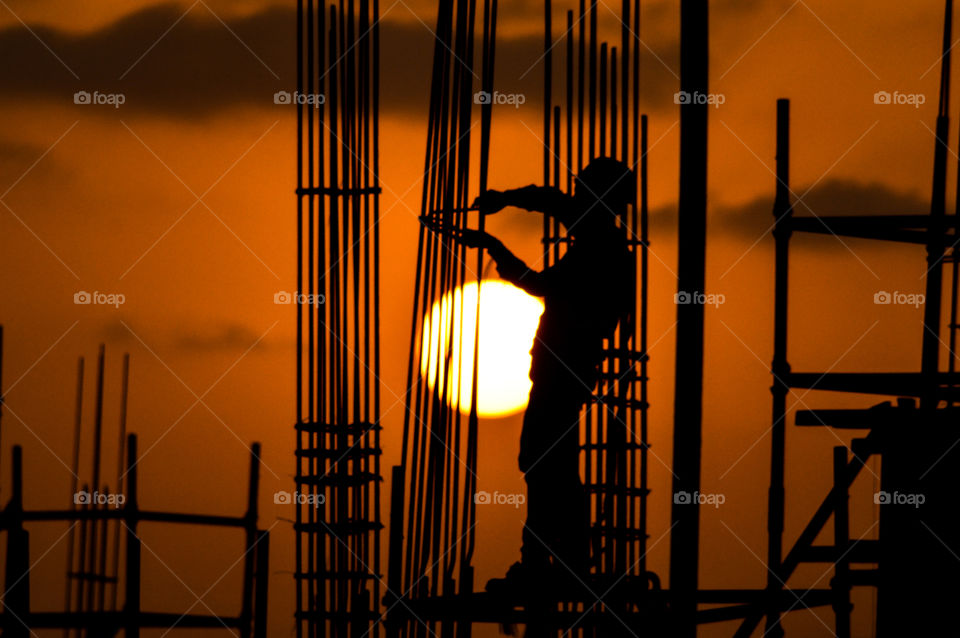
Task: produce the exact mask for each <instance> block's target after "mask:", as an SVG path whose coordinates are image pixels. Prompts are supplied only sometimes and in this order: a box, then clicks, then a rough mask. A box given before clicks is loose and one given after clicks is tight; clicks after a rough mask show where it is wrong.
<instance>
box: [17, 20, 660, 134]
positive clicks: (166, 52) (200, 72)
mask: <svg viewBox="0 0 960 638" xmlns="http://www.w3.org/2000/svg"><path fill="white" fill-rule="evenodd" d="M398 17H400V18H403V19H401V20H394V19H393V18H391V17H389V16H388V17H387V18H386V19H385V21H384V23H383V25H382V27H381V38H382V44H381V46H382V58H381V59H382V105H383V108H384V109H385V110H387V111H391V112H407V113H414V114H416V115H423V114H424V113H425V112H426V108H427V96H428V95H429V88H430V69H431V61H432V58H433V49H434V44H435V43H434V38H433V34H432V32H431V30H430V29H429V28H427V26H425V25H424V24H422V23H421V22H419V21H416V20H413V19H412V16H398ZM407 18H410V19H407ZM431 27H432V25H431ZM558 27H559V22H558ZM32 30H33V33H31V32H30V31H28V30H27V29H25V28H23V26H21V25H14V26H11V27H9V28H6V29H4V30H2V31H0V58H2V59H3V60H4V61H5V64H3V65H2V66H0V86H2V87H3V95H2V97H0V99H3V100H24V99H31V98H32V99H36V98H40V99H44V100H47V101H52V102H54V103H61V104H64V105H69V106H71V107H73V102H74V93H76V92H77V91H87V92H90V93H93V92H94V91H99V92H100V93H101V94H123V95H124V97H125V103H124V104H123V105H122V106H121V108H120V109H119V110H118V112H119V113H127V112H130V111H139V112H142V111H146V112H151V113H156V114H160V115H169V116H175V117H183V116H197V115H206V114H214V113H217V112H221V111H224V110H227V109H230V108H236V107H251V106H252V107H262V108H276V109H278V112H282V111H281V109H283V108H284V107H282V106H276V105H274V103H273V95H274V93H275V92H276V91H279V90H287V91H292V90H293V89H294V88H295V87H296V39H295V34H296V13H295V11H294V10H293V9H291V8H289V7H273V8H268V9H265V10H263V11H260V12H259V13H255V14H252V15H248V16H243V17H234V18H229V19H227V20H225V22H221V21H220V19H219V18H218V17H216V16H215V15H214V14H212V13H211V12H209V11H208V10H207V9H206V8H205V7H204V6H203V5H202V4H201V5H197V6H195V7H194V8H193V9H192V10H191V11H190V12H189V13H187V14H186V15H185V16H184V14H183V8H182V7H180V6H177V5H172V4H165V5H157V6H153V7H150V8H146V9H143V10H141V11H138V12H136V13H132V14H130V15H128V16H126V17H124V18H122V19H121V20H118V21H117V22H114V23H112V24H110V25H108V26H106V27H104V28H102V29H99V30H96V31H92V32H83V33H74V32H66V31H60V30H55V29H51V28H49V27H41V26H36V27H32ZM559 32H560V30H559V28H558V29H557V33H558V34H559ZM34 33H35V34H36V37H34ZM48 47H49V49H48ZM668 50H669V51H670V53H669V54H664V55H661V56H660V57H661V59H663V61H664V62H665V65H664V64H662V63H661V62H660V61H659V60H657V59H656V58H655V57H654V56H652V55H649V54H648V53H647V52H646V51H644V56H643V68H642V69H641V71H642V77H643V89H644V95H645V99H646V100H650V101H651V103H656V104H661V105H666V104H669V105H670V106H672V99H671V98H670V96H671V95H672V93H673V91H675V90H676V89H675V85H676V79H675V78H674V77H673V75H672V73H671V71H670V70H668V68H667V67H670V68H674V69H675V68H677V60H676V51H675V47H668ZM542 52H543V43H542V36H540V35H539V34H535V33H529V34H523V33H519V34H516V35H510V36H506V37H501V38H499V39H498V43H497V69H496V82H495V85H496V88H497V90H499V91H502V92H516V93H523V94H524V95H525V96H526V104H527V107H526V108H531V107H533V108H537V105H538V104H540V103H541V92H542V88H541V87H542V82H543V80H542V77H543V76H542V73H543V69H542ZM564 55H565V54H564V45H563V44H561V45H559V46H557V47H555V48H554V72H555V74H556V76H557V83H556V86H558V87H559V86H561V83H560V77H561V73H562V71H563V60H564V57H563V56H564ZM477 59H478V60H479V53H478V55H477ZM478 73H479V71H478ZM75 75H76V77H74V76H75ZM75 108H78V109H81V108H83V109H92V108H97V109H102V112H103V113H109V112H110V110H109V109H111V107H110V106H109V105H102V106H98V107H92V106H76V107H75Z"/></svg>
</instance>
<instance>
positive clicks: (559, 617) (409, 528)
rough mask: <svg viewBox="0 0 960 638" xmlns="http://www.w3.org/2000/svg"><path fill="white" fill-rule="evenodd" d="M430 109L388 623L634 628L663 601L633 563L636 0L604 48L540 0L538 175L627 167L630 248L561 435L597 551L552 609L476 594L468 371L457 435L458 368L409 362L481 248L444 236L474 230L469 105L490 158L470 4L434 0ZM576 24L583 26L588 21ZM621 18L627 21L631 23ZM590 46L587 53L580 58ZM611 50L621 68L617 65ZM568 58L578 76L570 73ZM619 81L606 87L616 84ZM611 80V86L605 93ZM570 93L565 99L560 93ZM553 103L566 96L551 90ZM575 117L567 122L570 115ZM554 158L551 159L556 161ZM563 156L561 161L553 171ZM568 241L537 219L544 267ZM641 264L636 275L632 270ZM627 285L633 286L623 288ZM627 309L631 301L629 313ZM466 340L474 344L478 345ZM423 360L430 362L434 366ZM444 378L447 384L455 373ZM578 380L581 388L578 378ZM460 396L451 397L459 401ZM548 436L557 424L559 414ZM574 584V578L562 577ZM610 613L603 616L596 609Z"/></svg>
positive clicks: (638, 363) (641, 350)
mask: <svg viewBox="0 0 960 638" xmlns="http://www.w3.org/2000/svg"><path fill="white" fill-rule="evenodd" d="M439 8H440V12H439V16H438V22H437V29H436V33H437V40H438V42H437V44H436V46H435V50H434V69H433V81H432V87H433V90H432V94H431V109H430V120H429V125H428V136H429V137H428V142H427V158H426V169H427V172H426V174H427V183H426V188H425V189H424V199H423V204H422V213H423V217H424V219H425V220H426V221H427V223H426V224H424V227H423V228H422V229H421V233H420V239H419V253H418V255H419V256H418V264H417V278H416V281H417V289H416V297H415V300H414V316H413V322H412V334H411V351H410V359H409V361H408V378H409V384H408V387H409V392H410V395H409V398H408V401H409V403H408V405H409V408H410V410H409V415H408V416H407V418H406V422H405V426H404V439H403V451H402V460H403V465H401V466H399V467H397V468H395V469H394V474H393V495H392V498H391V505H392V511H391V540H390V566H389V570H388V573H389V577H390V580H389V591H388V597H387V599H386V603H387V605H388V607H389V618H390V622H389V626H390V628H391V629H390V632H389V634H390V635H398V636H399V635H417V636H420V635H426V633H427V630H428V628H429V629H430V630H431V631H432V630H434V629H435V628H439V630H440V631H441V632H446V631H450V632H453V633H455V634H456V635H458V636H466V635H469V633H470V631H471V630H470V624H471V623H473V622H496V623H501V624H511V623H528V622H536V623H537V624H538V625H539V626H540V627H539V628H538V630H542V629H547V630H549V631H550V632H551V633H559V632H561V631H566V630H569V631H573V632H576V633H577V634H578V635H593V634H596V635H617V634H618V633H621V632H624V631H625V628H624V626H623V624H621V623H623V622H624V620H623V619H624V618H626V619H627V620H626V623H627V624H628V625H629V626H630V627H634V628H636V627H639V623H640V622H641V621H640V618H641V616H642V617H647V618H648V617H649V616H650V609H651V608H652V607H654V606H656V605H662V602H663V601H662V599H661V598H659V597H657V599H656V600H655V599H654V597H647V596H645V595H644V592H646V591H647V590H649V589H657V588H659V580H658V579H657V577H656V576H655V575H653V574H649V573H647V571H646V564H645V553H646V552H645V544H646V497H647V479H646V474H647V460H646V459H647V444H646V436H647V421H646V408H647V397H646V377H647V375H646V364H647V356H646V353H645V347H646V337H645V334H646V294H647V284H646V282H647V252H646V246H647V236H646V233H647V224H646V120H645V119H642V118H640V115H639V76H638V70H639V46H640V45H639V35H638V34H639V3H638V2H634V3H632V4H631V3H630V2H624V3H623V7H622V16H621V22H622V27H623V28H622V42H621V45H620V48H619V58H618V50H617V48H616V47H614V48H610V49H609V50H608V47H607V44H606V43H600V42H599V39H598V37H597V22H598V13H599V5H598V4H597V3H593V4H592V5H591V7H590V8H589V11H588V9H587V7H586V6H585V3H584V2H581V3H580V12H579V20H578V23H579V24H580V33H579V38H577V37H576V36H575V29H574V14H573V12H572V11H570V12H567V14H566V18H567V27H568V28H567V32H566V36H565V38H564V39H563V41H555V40H554V36H553V33H552V27H551V20H552V7H551V5H550V3H549V2H547V3H546V5H545V12H544V18H545V23H544V27H545V33H544V55H543V58H542V59H543V64H544V83H545V86H544V95H545V98H544V139H543V140H541V141H542V143H543V146H544V151H543V158H544V166H543V170H544V186H550V187H556V188H557V189H559V190H560V191H564V192H566V193H568V194H572V191H573V174H574V173H575V172H577V171H578V170H579V169H582V168H583V167H584V166H585V165H586V163H588V162H589V161H590V160H591V159H593V158H596V157H600V156H610V157H613V158H616V159H618V160H620V161H622V162H623V163H624V164H626V165H627V166H629V167H630V168H632V169H634V170H635V171H638V172H639V173H640V182H641V188H640V201H639V202H638V201H637V199H636V192H635V191H634V193H633V194H631V196H630V198H629V199H630V202H629V204H630V205H629V206H628V207H626V208H625V209H624V210H623V211H621V212H620V217H619V218H618V219H617V220H616V224H615V226H614V228H615V232H616V233H620V234H621V236H622V237H623V242H624V243H625V244H626V245H628V246H629V248H630V256H629V260H628V263H627V264H625V265H624V266H623V267H622V268H623V269H624V272H621V273H619V274H618V277H617V278H619V279H620V280H621V281H627V282H629V284H628V285H625V286H624V287H623V289H622V290H619V291H618V294H620V295H621V296H622V298H623V300H624V303H623V306H624V308H625V310H623V313H622V315H620V316H619V324H620V328H619V329H618V330H617V332H616V334H615V335H614V337H613V338H612V339H610V340H608V341H606V342H605V343H604V346H603V351H602V364H601V366H600V367H599V383H598V385H597V387H596V389H595V391H594V392H592V393H591V396H590V398H589V403H588V406H587V408H586V409H585V410H583V411H582V413H581V416H580V419H581V421H580V424H579V427H577V428H575V430H574V432H575V433H576V434H577V436H576V439H575V445H576V446H578V447H579V456H580V459H581V463H582V465H583V468H584V479H585V480H584V488H585V491H586V493H587V495H588V507H589V511H590V531H589V534H590V537H591V541H592V545H593V547H594V548H595V549H596V552H595V560H596V564H595V566H594V568H593V569H592V572H591V574H590V576H589V577H588V580H589V582H588V583H587V585H588V587H587V589H588V590H589V591H593V592H595V593H594V594H593V595H585V593H584V590H583V588H581V587H571V588H570V589H569V590H568V591H566V592H563V591H561V592H558V595H557V597H556V598H554V600H553V602H552V604H551V607H552V609H551V608H548V609H546V610H544V609H537V610H534V612H533V613H532V612H531V610H529V609H526V610H525V609H523V604H522V603H523V601H521V600H517V601H513V602H512V603H511V601H505V600H503V599H502V597H499V596H490V595H488V594H484V593H475V592H474V587H475V583H474V582H473V580H474V579H473V567H472V565H471V560H472V555H473V544H474V539H475V529H474V528H475V524H476V522H475V521H476V517H475V503H474V494H475V492H476V485H477V472H478V471H479V469H478V468H477V465H476V449H477V448H476V446H477V409H476V394H475V393H476V388H477V383H476V369H474V371H473V374H474V383H473V385H472V387H473V391H474V396H472V397H470V404H469V407H468V406H467V405H464V406H462V407H463V408H464V409H463V411H464V412H467V413H468V415H467V419H466V421H467V422H466V428H465V431H464V428H463V423H462V420H463V419H462V417H461V414H460V413H461V409H460V408H461V406H460V405H456V404H455V405H451V401H450V398H449V396H448V393H449V392H450V386H451V385H452V383H444V382H442V381H441V380H443V379H456V378H457V374H458V372H457V371H456V369H455V368H452V366H453V365H454V364H453V362H452V361H451V360H450V359H449V358H447V359H446V360H444V359H443V358H442V357H441V358H440V361H438V363H437V365H436V368H437V369H436V371H435V373H434V372H430V373H429V374H430V376H431V377H432V376H433V375H434V374H435V376H436V379H437V382H436V383H435V384H433V387H430V385H429V384H428V383H427V374H426V373H425V371H424V370H423V369H422V368H418V367H417V366H416V364H417V363H418V362H421V361H424V360H425V359H424V357H427V360H430V361H431V362H432V361H433V359H431V358H430V357H436V356H437V355H438V353H437V352H432V353H431V351H430V350H429V348H430V347H436V346H435V345H433V346H431V344H435V342H436V339H431V335H430V334H422V335H421V334H419V332H420V330H421V327H423V326H424V317H425V316H429V313H430V312H431V309H432V307H433V305H434V304H435V303H437V302H438V301H439V300H441V299H444V298H445V297H446V296H448V295H449V297H448V298H450V299H454V298H455V297H454V296H453V294H452V293H453V291H455V290H456V289H457V288H458V287H460V286H463V285H464V283H465V282H466V281H467V278H468V277H476V279H477V280H478V281H479V279H480V276H479V274H478V273H482V272H483V268H482V265H483V261H482V259H483V254H482V253H483V251H479V253H480V254H479V255H478V259H477V262H476V269H474V268H473V267H472V260H469V259H468V253H467V247H466V245H465V244H464V243H463V242H461V241H458V240H457V239H456V237H457V236H458V235H460V234H462V231H463V229H467V228H473V229H479V230H480V231H483V227H484V221H483V217H482V216H480V215H477V216H476V217H474V216H473V214H472V212H473V211H472V209H471V208H469V207H468V204H469V202H470V201H472V199H473V197H472V191H471V188H470V178H471V167H470V164H469V158H470V152H469V151H470V146H469V143H470V126H469V125H470V121H471V118H470V116H471V109H472V108H473V104H474V103H478V104H479V105H480V115H481V119H480V122H481V129H480V136H481V142H480V151H479V184H478V187H477V190H476V192H479V193H483V192H484V191H486V183H487V165H488V162H489V126H490V109H491V100H489V99H487V100H483V99H476V100H475V99H474V89H476V88H477V87H476V86H475V85H474V83H473V80H472V78H473V75H474V62H473V51H474V31H473V30H474V16H477V15H478V14H477V7H476V3H475V2H473V1H470V2H467V1H466V0H465V1H463V2H460V3H440V6H439ZM496 11H497V6H496V2H495V1H493V0H488V1H487V2H485V3H484V4H483V27H482V33H481V37H482V41H481V46H480V48H481V50H482V59H481V61H480V65H479V70H480V74H479V75H478V76H477V77H478V78H479V79H480V86H479V88H480V91H481V92H482V93H479V94H478V95H481V96H482V95H483V94H486V95H487V96H490V95H492V94H493V71H492V69H493V59H494V44H495V39H496V34H495V31H496ZM588 21H589V25H590V36H589V38H588V37H587V35H586V31H585V29H586V25H587V24H588ZM631 21H632V24H633V28H632V29H631V28H630V25H631ZM564 42H565V77H566V86H565V98H564V99H562V100H561V103H564V104H565V108H566V114H565V134H564V135H562V134H561V132H562V131H563V130H564V127H563V124H564V119H563V118H564V114H563V110H562V108H561V105H559V104H557V105H554V103H553V88H552V79H553V72H552V58H553V49H554V48H555V47H556V46H558V45H562V44H563V43H564ZM588 53H589V62H588V60H587V55H588ZM618 59H619V61H620V64H619V65H618ZM575 70H576V73H575ZM618 83H619V84H618ZM618 86H619V90H618ZM575 94H576V95H577V99H576V102H575V101H574V95H575ZM564 100H565V101H564ZM574 113H576V118H574ZM564 157H565V159H564ZM561 167H562V169H561ZM570 241H571V239H570V237H568V235H567V232H566V230H565V229H563V228H562V227H561V225H560V223H559V222H558V221H557V220H556V219H552V220H551V217H550V216H544V234H543V243H544V254H543V262H544V263H543V266H544V267H549V266H550V265H551V264H552V263H556V262H557V261H558V260H559V259H560V258H561V257H562V256H563V255H564V254H565V252H566V250H567V249H568V247H569V245H570ZM638 260H639V262H640V263H639V272H638V263H637V262H638ZM637 283H639V289H640V295H641V298H640V300H639V304H638V300H637V297H636V292H637V288H638V286H637ZM638 305H639V309H638ZM455 314H456V313H455V312H451V313H450V315H449V316H444V317H443V320H444V321H447V322H449V325H446V326H443V327H439V328H438V327H437V326H433V325H430V326H429V330H438V329H439V330H440V334H441V335H445V336H446V338H447V339H449V340H451V341H450V343H448V344H445V345H446V349H443V346H441V350H440V352H446V353H450V352H452V351H453V348H454V345H453V344H454V342H453V340H454V339H457V338H458V335H457V334H456V330H455V329H454V321H455V319H454V316H455ZM479 347H481V348H482V347H483V346H482V344H480V345H479ZM432 365H433V364H432V363H431V367H432ZM455 382H456V381H454V382H453V383H455ZM591 389H592V388H591ZM465 401H466V398H465V397H461V396H459V395H458V396H457V402H458V403H459V402H465ZM557 428H558V431H557V433H556V434H557V437H558V438H559V437H560V436H561V434H562V432H561V430H562V429H563V428H562V427H561V426H560V424H558V425H557ZM571 579H572V580H574V581H575V580H576V577H574V576H573V575H571ZM608 612H609V613H608Z"/></svg>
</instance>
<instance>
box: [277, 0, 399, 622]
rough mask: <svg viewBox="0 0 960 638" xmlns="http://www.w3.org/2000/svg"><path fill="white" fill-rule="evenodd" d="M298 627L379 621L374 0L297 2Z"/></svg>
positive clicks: (377, 30) (376, 47)
mask: <svg viewBox="0 0 960 638" xmlns="http://www.w3.org/2000/svg"><path fill="white" fill-rule="evenodd" d="M297 16H298V17H297V49H298V58H297V93H296V94H295V96H296V97H295V98H294V99H293V100H291V101H295V102H296V105H297V297H296V298H295V299H293V300H292V301H293V302H294V303H295V305H296V313H297V335H298V336H297V422H296V430H297V449H296V458H297V473H296V483H297V493H296V496H297V498H298V503H299V504H298V505H297V518H296V523H295V530H296V532H297V535H296V564H297V567H296V570H297V571H296V575H295V577H296V581H297V596H296V625H297V636H298V637H303V636H306V637H308V638H315V637H317V636H328V635H329V636H361V635H362V636H370V637H371V638H372V637H375V636H377V635H379V616H380V614H379V612H378V611H377V610H378V607H379V601H380V582H381V581H380V530H381V528H382V524H381V522H380V481H381V474H380V423H379V420H380V338H379V333H380V330H379V328H380V293H379V289H380V274H379V273H380V271H379V257H378V255H379V250H380V227H379V221H380V181H379V163H380V152H379V148H380V147H379V109H380V106H379V100H380V97H379V95H380V94H379V83H380V80H379V73H380V64H379V58H380V26H379V18H380V9H379V3H378V1H377V0H372V2H371V1H370V0H358V1H356V2H355V1H354V0H348V1H347V2H343V1H342V0H341V1H340V2H337V3H331V4H329V5H327V4H326V3H324V2H316V1H315V0H305V1H304V0H298V3H297Z"/></svg>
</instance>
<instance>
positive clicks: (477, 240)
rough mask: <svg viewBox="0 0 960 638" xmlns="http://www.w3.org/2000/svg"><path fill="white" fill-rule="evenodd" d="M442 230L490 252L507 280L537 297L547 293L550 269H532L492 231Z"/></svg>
mask: <svg viewBox="0 0 960 638" xmlns="http://www.w3.org/2000/svg"><path fill="white" fill-rule="evenodd" d="M442 232H445V233H446V234H448V235H449V236H451V237H454V238H456V239H458V240H459V241H460V242H462V243H463V244H464V245H466V246H469V247H470V248H482V249H484V250H486V251H487V252H488V253H490V257H492V258H493V261H494V263H496V264H497V272H498V273H500V276H501V277H502V278H503V279H504V280H505V281H508V282H510V283H512V284H513V285H514V286H516V287H517V288H520V289H521V290H524V291H526V292H527V293H528V294H531V295H533V296H535V297H543V296H544V295H546V294H547V285H548V283H547V280H548V278H549V277H550V275H549V274H548V272H547V271H549V269H547V271H544V272H541V271H539V270H531V269H530V268H529V267H527V265H526V264H525V263H523V260H522V259H520V258H519V257H517V256H516V255H514V254H513V253H512V252H510V251H509V250H508V249H507V247H506V246H504V245H503V242H502V241H500V240H499V239H497V238H496V237H494V236H493V235H491V234H490V233H488V232H484V231H482V230H473V229H471V228H456V229H449V230H445V231H442Z"/></svg>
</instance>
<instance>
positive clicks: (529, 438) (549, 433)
mask: <svg viewBox="0 0 960 638" xmlns="http://www.w3.org/2000/svg"><path fill="white" fill-rule="evenodd" d="M580 408H581V400H580V398H579V393H576V392H574V391H564V389H563V388H556V389H555V390H554V391H551V389H550V388H548V389H544V388H542V386H541V387H536V386H535V387H534V389H533V390H532V391H531V393H530V404H529V406H528V408H527V414H526V415H525V418H524V422H523V432H522V434H521V443H520V469H521V470H522V471H523V472H524V478H525V479H526V482H527V522H526V525H525V527H524V534H523V549H522V556H523V561H524V563H525V564H529V565H530V566H531V567H534V568H536V567H539V566H543V564H544V563H545V562H546V561H547V560H549V559H550V558H552V559H553V562H554V563H555V564H556V565H557V566H558V567H560V568H561V570H563V571H566V569H569V570H572V571H574V572H576V573H578V574H582V573H585V571H586V569H587V566H588V563H589V540H588V521H589V518H588V512H587V502H586V494H585V492H584V489H583V484H582V482H581V481H580V469H579V454H580V448H579V433H580V427H579V424H580ZM528 561H529V563H528ZM564 568H566V569H564Z"/></svg>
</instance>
